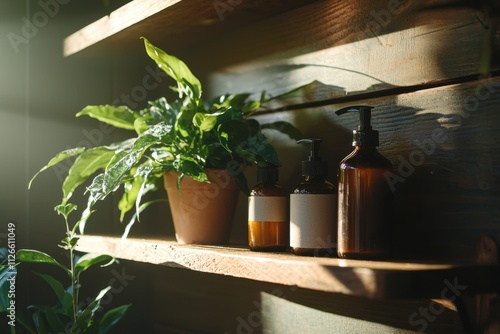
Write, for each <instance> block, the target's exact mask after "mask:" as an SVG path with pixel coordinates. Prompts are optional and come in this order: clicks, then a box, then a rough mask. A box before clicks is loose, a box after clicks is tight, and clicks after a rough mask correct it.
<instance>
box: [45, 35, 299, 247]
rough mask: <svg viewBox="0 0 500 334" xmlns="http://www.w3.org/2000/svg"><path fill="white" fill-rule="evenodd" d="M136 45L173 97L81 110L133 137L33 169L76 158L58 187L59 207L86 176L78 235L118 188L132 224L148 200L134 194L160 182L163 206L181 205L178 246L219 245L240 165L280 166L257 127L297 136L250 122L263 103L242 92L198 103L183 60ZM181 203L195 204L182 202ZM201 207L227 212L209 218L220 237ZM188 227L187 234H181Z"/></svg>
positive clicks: (196, 84) (288, 129)
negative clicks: (169, 82)
mask: <svg viewBox="0 0 500 334" xmlns="http://www.w3.org/2000/svg"><path fill="white" fill-rule="evenodd" d="M144 43H145V48H146V52H147V54H148V55H149V57H150V58H152V59H153V60H154V61H155V62H156V64H157V65H158V66H159V67H160V68H161V69H162V70H163V71H164V72H165V73H166V74H167V75H168V76H170V77H171V78H172V79H174V80H175V82H176V84H177V85H176V86H175V87H171V89H172V90H174V91H175V92H177V93H178V99H176V100H175V101H173V102H168V101H167V99H166V98H160V99H158V100H156V101H151V102H149V105H148V107H147V108H145V109H142V110H138V111H134V110H131V109H130V108H128V107H127V106H112V105H97V106H87V107H86V108H84V109H83V110H82V111H80V112H79V113H78V114H77V116H82V115H87V116H90V117H93V118H95V119H97V120H99V121H102V122H105V123H108V124H110V125H113V126H114V127H117V128H121V129H126V130H132V131H133V132H134V135H133V136H132V137H131V138H130V139H127V140H124V141H122V142H119V143H115V144H112V145H109V146H99V147H92V148H82V147H79V148H75V149H70V150H66V151H63V152H60V153H59V154H58V155H56V156H55V157H54V158H53V159H52V160H51V161H49V163H48V164H47V165H46V166H45V167H43V168H42V170H40V172H41V171H43V170H45V169H47V168H49V167H51V166H54V165H55V164H57V163H59V162H61V161H63V160H65V159H67V158H70V157H76V159H75V161H74V163H73V165H72V166H71V168H70V170H69V172H68V176H67V177H66V179H65V181H64V183H63V186H62V190H63V199H62V204H65V203H67V201H68V200H69V198H70V197H71V195H72V194H73V192H74V191H75V189H76V188H77V187H78V186H80V185H82V184H83V183H84V182H85V181H87V179H88V178H90V177H93V179H92V183H91V184H90V186H88V188H87V194H88V204H87V208H86V210H85V211H84V212H83V215H82V219H81V223H80V230H81V231H82V232H83V228H84V226H85V222H86V221H87V219H88V217H89V215H90V214H91V212H92V207H93V205H94V204H95V203H96V202H97V201H99V200H102V199H104V198H106V197H107V196H108V195H109V194H111V193H113V192H115V191H117V190H118V189H119V188H122V189H123V191H124V193H123V196H122V197H121V200H120V201H119V204H118V206H119V209H120V212H121V219H122V220H123V218H124V215H125V214H126V213H127V212H129V211H130V210H131V209H133V208H134V207H135V209H136V210H135V214H134V215H133V217H132V220H131V221H132V222H133V221H135V219H136V218H138V215H139V213H140V212H141V211H142V210H143V209H145V208H146V207H147V206H148V205H150V204H151V203H152V202H151V201H150V202H146V203H142V204H141V199H142V197H143V196H144V195H145V194H146V193H148V192H150V191H153V190H157V189H158V188H159V185H160V184H161V181H163V180H164V182H165V186H166V189H167V192H168V198H169V201H170V204H171V206H172V205H173V204H181V205H183V207H182V208H181V211H177V210H176V209H175V208H172V213H173V218H174V225H175V229H176V236H177V239H178V241H179V242H181V243H209V244H220V243H225V242H226V241H227V238H228V235H229V230H228V229H230V223H229V222H228V223H222V220H223V219H229V221H231V220H232V213H233V212H234V204H235V199H236V197H237V194H238V189H239V190H241V191H243V192H244V193H245V194H248V193H249V190H248V185H247V181H246V179H245V176H244V174H243V173H242V172H241V169H240V166H242V165H245V164H257V165H261V166H265V165H278V166H279V165H280V160H279V159H278V154H277V152H276V150H275V149H274V148H273V146H272V145H271V144H270V143H269V142H268V141H267V138H266V136H265V135H264V134H263V132H262V130H263V129H275V130H279V131H281V132H283V133H286V134H288V135H289V136H290V137H291V138H293V139H299V137H300V134H299V132H298V131H297V129H296V128H295V127H293V126H292V125H291V124H289V123H287V122H275V123H272V124H260V123H259V122H258V121H257V120H255V119H254V118H252V117H251V116H252V115H253V114H254V113H255V112H256V111H257V110H259V109H260V108H262V106H263V104H264V103H265V102H267V100H266V99H265V95H264V94H261V98H260V99H259V100H249V97H250V94H246V93H245V94H226V95H222V96H220V97H217V98H215V99H213V100H211V101H204V100H203V99H202V87H201V83H200V81H199V80H198V79H197V78H196V77H195V76H194V75H193V74H192V72H191V71H190V69H189V68H188V67H187V65H186V64H185V63H184V62H182V61H181V60H179V59H178V58H176V57H174V56H172V55H169V54H167V53H166V52H164V51H163V50H161V49H159V48H158V47H156V46H154V45H153V44H151V43H150V42H149V41H148V40H147V39H144ZM40 172H39V173H40ZM226 172H229V174H226ZM37 175H38V173H37ZM35 177H36V175H35ZM194 185H200V186H205V187H208V188H205V189H204V190H203V189H202V190H201V191H202V193H201V194H202V195H196V193H194V192H193V191H194V190H193V187H194ZM235 185H237V186H238V187H236V186H235ZM189 199H194V200H195V201H194V202H188V200H189ZM197 199H198V201H196V200H197ZM200 200H202V201H200ZM212 200H214V201H217V200H219V201H221V207H217V208H216V207H215V203H214V202H212ZM208 201H210V202H208ZM204 209H213V211H215V212H216V213H222V212H228V213H227V214H221V215H219V216H216V217H215V218H214V219H213V220H214V222H215V223H218V225H219V227H220V228H221V229H222V232H220V234H214V233H212V232H214V231H215V230H216V227H208V226H209V225H208V224H209V221H210V218H209V217H208V215H207V214H206V213H205V212H204V211H203V210H204ZM194 213H197V214H194ZM187 218H194V221H193V222H186V224H187V225H188V227H187V228H186V227H181V225H180V224H181V222H184V221H185V220H186V219H187ZM188 229H191V230H192V231H194V232H186V231H187V230H188ZM196 232H203V233H208V234H210V235H209V236H208V237H207V238H206V239H203V238H204V236H200V235H198V233H196ZM193 233H194V234H193Z"/></svg>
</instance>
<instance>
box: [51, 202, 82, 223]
mask: <svg viewBox="0 0 500 334" xmlns="http://www.w3.org/2000/svg"><path fill="white" fill-rule="evenodd" d="M76 209H77V206H76V205H75V204H71V203H68V204H60V205H57V206H56V207H55V208H54V210H56V211H57V213H58V214H60V215H62V216H64V218H66V219H68V216H69V214H70V213H71V212H73V211H74V210H76Z"/></svg>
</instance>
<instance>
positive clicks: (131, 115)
mask: <svg viewBox="0 0 500 334" xmlns="http://www.w3.org/2000/svg"><path fill="white" fill-rule="evenodd" d="M82 115H87V116H90V117H92V118H95V119H97V120H99V121H101V122H104V123H107V124H110V125H112V126H114V127H116V128H120V129H126V130H134V122H135V119H136V118H137V117H139V113H137V112H135V111H133V110H131V109H130V108H128V107H127V106H111V105H108V104H107V105H98V106H86V107H85V108H83V110H82V111H80V112H79V113H77V114H76V116H77V117H79V116H82Z"/></svg>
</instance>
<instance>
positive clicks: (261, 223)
mask: <svg viewBox="0 0 500 334" xmlns="http://www.w3.org/2000/svg"><path fill="white" fill-rule="evenodd" d="M257 181H258V182H259V184H257V185H256V186H255V187H254V188H253V189H252V190H251V192H250V197H249V198H248V246H249V247H250V249H251V250H253V251H263V252H278V251H285V250H287V249H288V244H289V242H288V240H289V239H288V238H289V228H288V227H289V226H288V192H287V191H285V190H284V189H283V188H282V187H281V186H280V185H278V184H277V183H276V182H277V181H278V167H274V166H270V167H257Z"/></svg>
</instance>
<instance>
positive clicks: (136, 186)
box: [118, 177, 143, 222]
mask: <svg viewBox="0 0 500 334" xmlns="http://www.w3.org/2000/svg"><path fill="white" fill-rule="evenodd" d="M142 183H143V179H142V177H134V178H133V179H132V182H127V183H125V184H124V187H123V188H124V190H125V192H124V193H123V195H122V197H121V198H120V201H119V202H118V209H119V210H120V222H123V218H125V214H126V213H127V212H129V211H130V210H131V209H132V208H133V207H134V204H135V201H136V199H137V196H138V195H139V191H140V190H141V187H142Z"/></svg>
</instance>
